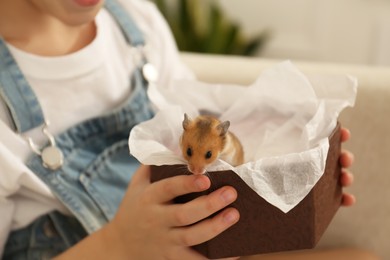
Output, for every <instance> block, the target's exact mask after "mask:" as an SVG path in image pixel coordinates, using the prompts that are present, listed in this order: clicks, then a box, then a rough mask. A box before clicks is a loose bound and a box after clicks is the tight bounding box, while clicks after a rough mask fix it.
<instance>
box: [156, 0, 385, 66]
mask: <svg viewBox="0 0 390 260" xmlns="http://www.w3.org/2000/svg"><path fill="white" fill-rule="evenodd" d="M152 1H154V2H155V3H156V4H157V5H158V7H159V8H160V10H161V11H162V13H163V14H164V16H165V17H166V19H167V20H168V22H169V24H170V26H171V28H172V30H173V33H174V35H175V38H176V41H177V43H178V46H179V48H180V50H183V51H190V52H204V53H219V54H234V55H247V56H261V57H264V58H276V59H294V60H308V61H311V60H315V61H324V62H338V63H350V64H367V65H385V66H389V65H390V1H389V0H343V1H340V0H328V1H321V0H295V1H283V0H273V1H267V0H239V1H237V0H152Z"/></svg>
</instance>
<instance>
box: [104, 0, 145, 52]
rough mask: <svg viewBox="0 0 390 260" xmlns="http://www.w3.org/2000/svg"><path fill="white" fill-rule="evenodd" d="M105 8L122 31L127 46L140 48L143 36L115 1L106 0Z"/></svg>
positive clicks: (143, 41) (142, 43)
mask: <svg viewBox="0 0 390 260" xmlns="http://www.w3.org/2000/svg"><path fill="white" fill-rule="evenodd" d="M105 8H106V9H107V11H109V12H110V13H111V15H112V16H113V17H114V19H115V21H116V22H117V23H118V25H119V26H120V28H121V29H122V32H123V34H124V35H125V37H126V40H127V42H128V43H129V44H131V45H133V46H140V45H144V44H145V40H144V37H143V34H142V33H141V31H140V30H139V29H138V27H137V25H136V24H135V22H134V21H133V19H132V18H131V17H130V15H129V14H128V13H127V11H125V9H124V8H123V7H122V6H121V4H120V3H118V2H117V0H106V2H105Z"/></svg>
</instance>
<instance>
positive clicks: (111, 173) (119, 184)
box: [80, 140, 140, 220]
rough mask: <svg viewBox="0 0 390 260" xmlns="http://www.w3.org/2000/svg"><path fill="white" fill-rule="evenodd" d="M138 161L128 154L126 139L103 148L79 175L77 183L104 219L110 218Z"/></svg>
mask: <svg viewBox="0 0 390 260" xmlns="http://www.w3.org/2000/svg"><path fill="white" fill-rule="evenodd" d="M139 165H140V164H139V162H138V161H137V160H136V159H135V158H134V157H132V156H131V155H130V154H129V149H128V143H127V140H122V141H120V142H117V143H115V144H114V145H112V146H110V147H109V148H107V149H105V150H104V151H103V152H102V153H101V154H100V155H99V156H98V157H97V158H96V160H95V161H94V162H93V163H92V164H91V165H90V166H89V167H88V168H87V170H86V171H85V172H83V173H82V174H81V176H80V182H81V183H82V184H83V186H84V188H85V190H86V191H87V192H88V194H89V195H90V197H91V198H93V200H94V201H95V203H96V204H97V205H98V206H99V208H100V209H101V211H102V212H103V213H104V214H105V217H106V218H107V219H109V220H110V219H112V218H113V217H114V215H115V213H116V211H117V209H118V206H119V204H120V202H121V201H122V198H123V196H124V193H125V192H126V190H127V186H128V184H129V182H130V179H131V177H132V176H133V174H134V172H135V171H136V170H137V169H138V167H139Z"/></svg>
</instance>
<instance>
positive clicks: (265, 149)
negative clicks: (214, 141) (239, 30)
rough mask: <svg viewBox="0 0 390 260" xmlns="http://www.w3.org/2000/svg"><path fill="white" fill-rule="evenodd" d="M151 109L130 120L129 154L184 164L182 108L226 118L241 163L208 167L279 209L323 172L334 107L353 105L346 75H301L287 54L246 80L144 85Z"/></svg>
mask: <svg viewBox="0 0 390 260" xmlns="http://www.w3.org/2000/svg"><path fill="white" fill-rule="evenodd" d="M150 88H151V89H150V91H149V97H150V99H151V101H152V103H153V104H154V105H155V106H156V107H157V108H158V110H159V111H158V112H157V114H156V116H155V117H154V118H153V119H151V120H149V121H146V122H143V123H141V124H139V125H138V126H136V127H134V128H133V130H132V131H131V133H130V138H129V148H130V153H131V154H132V155H133V156H134V157H135V158H137V159H138V160H139V161H140V162H141V163H143V164H146V165H174V164H185V160H184V158H183V157H182V155H181V152H180V147H179V138H180V135H181V133H182V131H183V130H182V121H183V119H184V113H187V114H188V115H189V116H190V117H192V118H194V117H196V116H197V115H198V114H199V111H208V112H211V113H212V114H217V115H219V116H220V119H221V120H229V121H230V128H229V130H230V131H232V132H233V133H234V134H235V135H236V136H237V137H238V138H239V139H240V141H241V143H242V145H243V147H244V151H245V163H244V164H243V165H240V166H237V167H233V166H231V165H229V164H228V163H226V162H224V161H222V160H217V161H216V162H215V163H213V164H212V165H211V166H210V167H209V168H208V169H207V170H208V171H210V172H211V171H220V170H232V171H234V172H235V173H236V174H237V175H239V176H240V177H241V178H242V179H243V180H244V181H245V182H246V183H247V184H248V186H250V187H251V188H252V189H253V190H254V191H256V192H257V194H258V195H259V196H261V197H262V198H264V199H265V200H266V201H268V202H269V203H270V204H272V205H274V206H276V207H278V208H279V209H280V210H282V211H283V212H285V213H286V212H288V211H289V210H291V209H292V208H294V207H295V206H296V205H297V204H298V203H299V202H300V201H301V200H303V199H304V198H305V196H306V195H307V194H308V193H309V192H310V190H311V189H312V188H313V187H314V185H315V184H316V183H317V181H318V180H319V179H320V177H321V176H322V174H323V173H324V171H325V163H326V158H327V153H328V148H329V141H328V137H329V135H330V134H331V133H332V131H333V130H334V128H335V127H336V125H337V118H338V115H339V113H340V112H341V111H342V110H343V109H344V108H346V107H348V106H353V105H354V102H355V97H356V92H357V80H356V79H355V78H353V77H351V76H344V75H340V76H333V75H332V76H324V75H310V76H308V75H304V74H303V73H302V72H300V71H299V70H298V69H297V68H296V67H295V66H294V65H293V64H292V63H291V62H290V61H286V62H282V63H280V64H278V65H276V66H274V67H272V68H269V69H267V70H264V71H263V72H262V73H261V74H260V76H259V77H258V78H257V80H256V81H255V82H254V83H253V84H252V85H250V86H245V87H244V86H238V85H222V84H221V85H217V84H208V83H202V82H197V81H176V82H175V83H174V84H173V85H172V86H170V87H169V88H164V89H162V88H161V89H157V88H156V86H155V85H151V86H150Z"/></svg>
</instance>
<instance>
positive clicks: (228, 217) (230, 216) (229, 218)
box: [223, 211, 238, 223]
mask: <svg viewBox="0 0 390 260" xmlns="http://www.w3.org/2000/svg"><path fill="white" fill-rule="evenodd" d="M223 219H224V220H225V221H226V222H227V223H234V222H236V221H237V219H238V214H237V212H235V211H229V212H227V213H226V214H225V215H224V216H223Z"/></svg>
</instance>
